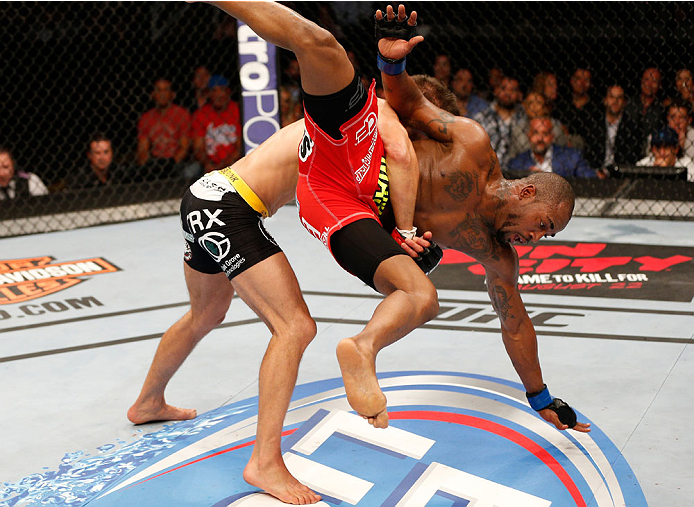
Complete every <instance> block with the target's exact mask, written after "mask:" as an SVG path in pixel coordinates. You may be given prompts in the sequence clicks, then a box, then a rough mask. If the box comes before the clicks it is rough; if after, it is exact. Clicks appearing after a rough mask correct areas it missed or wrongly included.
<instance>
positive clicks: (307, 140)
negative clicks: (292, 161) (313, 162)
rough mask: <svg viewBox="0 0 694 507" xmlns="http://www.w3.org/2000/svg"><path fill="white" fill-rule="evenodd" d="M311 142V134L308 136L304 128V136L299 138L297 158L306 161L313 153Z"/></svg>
mask: <svg viewBox="0 0 694 507" xmlns="http://www.w3.org/2000/svg"><path fill="white" fill-rule="evenodd" d="M313 144H314V143H313V140H312V139H311V136H309V135H308V131H307V130H306V129H304V137H302V138H301V143H300V144H299V160H301V161H302V162H306V160H307V159H308V157H309V155H311V153H313Z"/></svg>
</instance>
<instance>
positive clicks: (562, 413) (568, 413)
mask: <svg viewBox="0 0 694 507" xmlns="http://www.w3.org/2000/svg"><path fill="white" fill-rule="evenodd" d="M525 397H526V398H528V403H530V406H531V407H532V408H533V409H534V410H536V411H538V412H539V411H540V410H545V409H547V408H548V409H550V410H551V411H553V412H554V413H556V414H557V416H558V417H559V421H560V422H561V423H562V424H566V425H567V426H568V427H569V428H573V427H574V426H576V412H574V409H573V408H571V407H570V406H569V405H568V403H566V402H564V401H563V400H560V399H559V398H553V397H552V395H551V394H549V389H547V385H545V387H544V388H543V389H542V391H538V392H536V393H525Z"/></svg>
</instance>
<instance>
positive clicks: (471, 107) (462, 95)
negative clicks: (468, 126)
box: [450, 69, 489, 118]
mask: <svg viewBox="0 0 694 507" xmlns="http://www.w3.org/2000/svg"><path fill="white" fill-rule="evenodd" d="M450 89H451V90H452V91H453V93H455V96H456V99H457V102H458V109H459V110H460V114H461V115H462V116H466V117H468V118H474V116H475V115H476V114H477V113H479V112H481V111H482V110H483V109H485V108H487V107H488V106H489V102H487V101H486V100H484V99H483V98H482V97H480V96H479V95H477V94H476V93H473V92H474V91H475V81H474V79H473V77H472V72H470V70H469V69H458V70H457V71H456V73H455V74H453V80H452V81H451V85H450Z"/></svg>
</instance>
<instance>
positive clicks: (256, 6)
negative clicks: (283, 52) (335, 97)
mask: <svg viewBox="0 0 694 507" xmlns="http://www.w3.org/2000/svg"><path fill="white" fill-rule="evenodd" d="M210 3H212V4H213V5H216V6H217V7H219V8H220V9H222V10H224V11H225V12H226V13H228V14H230V15H231V16H233V17H235V18H236V19H240V20H241V21H243V22H244V23H246V24H247V25H248V26H249V27H251V29H252V30H253V31H254V32H255V33H256V34H258V35H259V36H260V37H262V38H263V39H264V40H265V41H267V42H269V43H271V44H274V45H276V46H280V47H282V48H285V49H288V50H290V51H292V52H294V54H295V55H296V59H297V61H298V62H299V67H300V69H301V87H302V88H303V90H304V91H305V92H306V93H308V94H311V95H330V94H332V93H336V92H338V91H340V90H342V89H343V88H345V87H346V86H347V85H348V84H349V83H350V82H351V81H352V78H353V77H354V68H353V67H352V63H351V62H350V60H349V57H348V56H347V53H346V52H345V50H344V48H343V47H342V46H341V45H340V44H339V43H338V42H337V40H336V39H335V37H334V36H333V35H332V34H331V33H330V32H328V31H327V30H325V29H324V28H321V27H320V26H318V25H317V24H315V23H314V22H312V21H309V20H307V19H306V18H303V17H302V16H300V15H299V14H297V13H296V12H294V11H292V10H291V9H289V8H287V7H284V6H283V5H280V4H278V3H275V2H235V1H234V2H210Z"/></svg>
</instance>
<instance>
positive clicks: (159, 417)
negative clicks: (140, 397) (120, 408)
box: [128, 402, 198, 424]
mask: <svg viewBox="0 0 694 507" xmlns="http://www.w3.org/2000/svg"><path fill="white" fill-rule="evenodd" d="M196 415H198V412H197V410H195V409H194V408H178V407H174V406H173V405H167V404H166V403H164V402H162V403H160V404H148V403H138V402H135V404H134V405H133V406H132V407H130V408H129V409H128V419H129V420H130V422H132V423H134V424H144V423H147V422H154V421H185V420H188V419H193V418H194V417H195V416H196Z"/></svg>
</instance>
